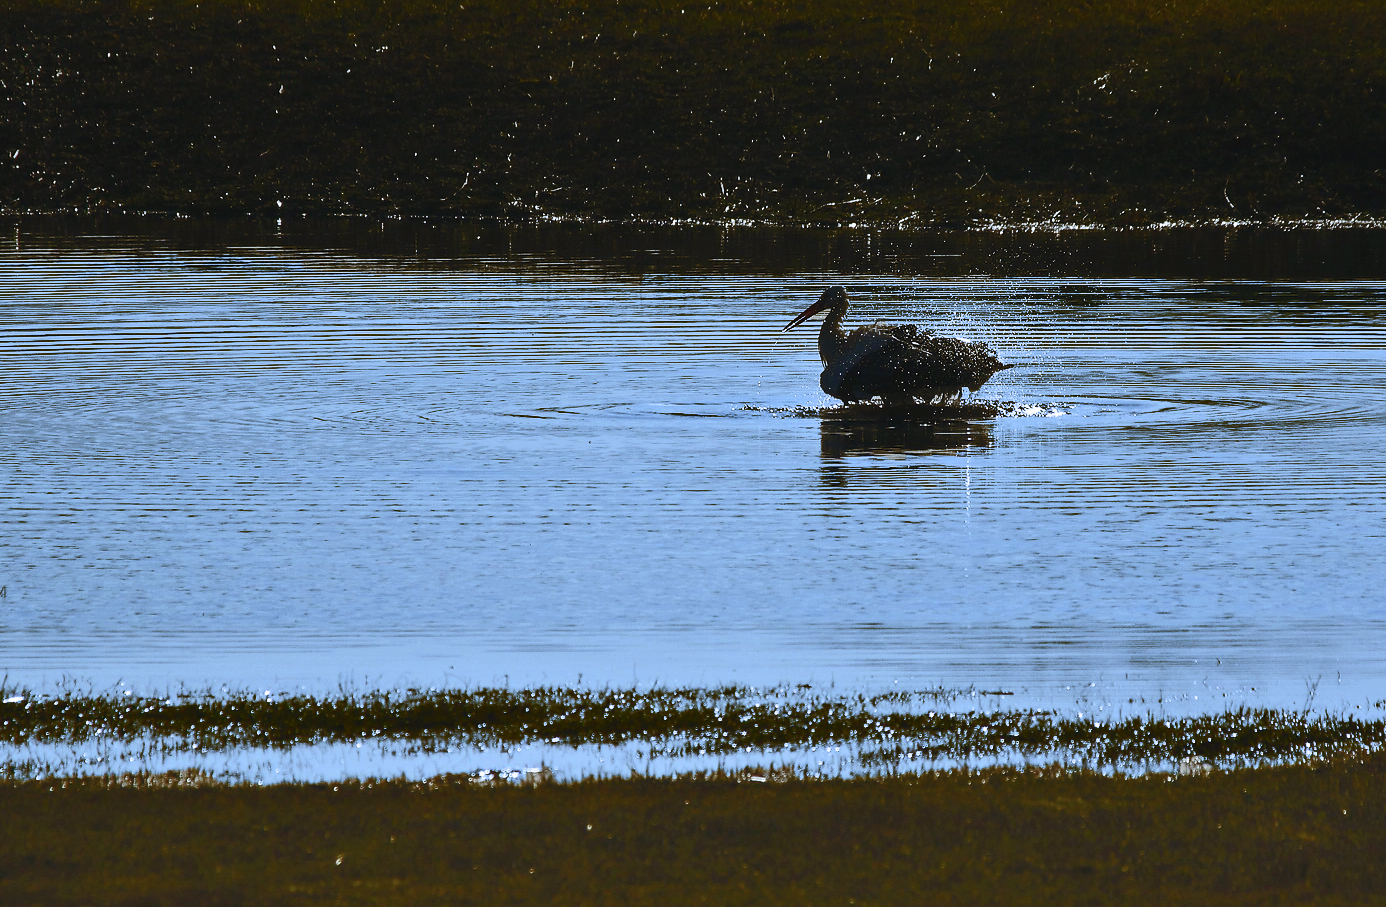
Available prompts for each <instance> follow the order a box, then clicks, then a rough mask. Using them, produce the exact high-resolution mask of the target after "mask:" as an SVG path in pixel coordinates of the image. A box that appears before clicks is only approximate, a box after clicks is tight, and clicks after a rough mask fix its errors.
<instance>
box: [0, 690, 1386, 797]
mask: <svg viewBox="0 0 1386 907" xmlns="http://www.w3.org/2000/svg"><path fill="white" fill-rule="evenodd" d="M0 693H3V697H0V698H3V699H4V702H3V703H0V743H5V744H10V745H20V744H26V743H56V744H82V743H87V742H91V741H98V740H101V741H107V742H109V741H111V740H125V741H130V740H136V739H146V740H147V739H151V738H152V739H154V740H163V741H167V742H168V743H169V745H172V746H193V747H199V748H203V749H204V750H205V749H207V748H211V749H225V748H231V747H261V748H265V747H291V746H295V745H302V744H314V743H324V742H326V743H332V742H352V741H362V740H375V741H391V740H397V741H405V742H411V743H414V744H417V745H419V746H420V747H422V748H424V749H427V748H428V747H447V746H454V745H458V746H474V747H505V746H511V745H516V744H533V743H545V744H561V745H569V746H573V747H582V746H594V745H618V744H623V743H628V742H632V741H635V742H639V743H640V744H641V745H642V746H644V747H646V748H648V750H649V751H650V752H655V753H660V754H664V755H675V756H677V755H700V756H701V755H719V754H728V753H735V752H743V751H747V750H751V751H765V752H772V751H775V750H780V749H789V748H805V747H816V746H825V745H833V744H850V745H853V746H854V747H856V748H857V750H858V752H859V754H860V759H861V762H862V764H863V766H865V767H867V768H871V767H876V768H881V769H889V768H890V767H892V766H899V765H902V764H906V765H907V764H909V763H911V762H914V763H918V762H920V761H928V760H940V759H942V760H952V761H957V762H964V763H967V762H972V763H976V762H977V761H987V760H999V761H1003V762H1008V761H1009V762H1019V761H1024V762H1036V761H1039V762H1043V761H1052V760H1056V759H1057V760H1062V761H1065V762H1068V763H1071V764H1089V765H1094V766H1106V767H1116V768H1121V767H1127V768H1130V767H1137V766H1150V765H1152V764H1154V765H1169V764H1172V763H1174V762H1177V761H1179V760H1189V759H1198V760H1206V761H1208V762H1210V763H1212V764H1218V765H1223V766H1234V765H1261V764H1275V763H1295V762H1315V761H1321V760H1324V759H1329V758H1338V757H1345V756H1358V755H1361V754H1363V753H1369V752H1373V751H1376V750H1379V749H1381V748H1382V747H1383V745H1384V744H1386V721H1383V720H1381V719H1379V718H1378V719H1375V720H1362V719H1359V718H1357V717H1355V716H1354V715H1352V714H1350V713H1349V714H1339V715H1332V714H1312V715H1311V714H1308V713H1305V712H1286V711H1276V710H1268V709H1250V708H1241V709H1236V710H1231V711H1226V712H1222V713H1216V714H1208V715H1197V716H1191V717H1167V716H1159V715H1154V714H1145V715H1136V716H1125V717H1120V716H1112V717H1108V718H1098V717H1097V716H1095V715H1092V714H1084V713H1081V712H1080V713H1076V714H1068V715H1065V714H1060V713H1050V712H1036V711H1027V710H1000V709H990V708H980V707H979V704H981V703H984V702H986V701H987V700H985V699H981V700H979V699H978V698H977V694H975V692H963V691H947V690H933V691H918V692H898V693H897V692H892V693H889V694H884V695H879V696H867V695H860V694H859V695H840V694H834V693H825V692H821V691H814V690H812V689H804V688H774V689H756V688H749V687H720V688H714V689H701V688H686V689H663V688H654V689H649V690H613V689H585V688H567V687H543V688H536V689H528V690H510V689H500V688H478V689H470V690H468V689H444V690H418V689H411V690H400V691H373V692H364V693H352V692H342V693H340V694H338V695H335V696H323V697H318V696H311V695H306V694H280V695H274V694H265V693H261V694H255V693H252V692H248V691H247V692H238V693H212V692H209V691H204V692H187V691H184V692H181V693H177V694H165V695H160V696H148V695H138V694H135V693H133V692H130V691H126V690H114V691H110V692H106V693H94V692H91V691H89V690H88V691H79V690H74V689H68V690H62V691H58V692H52V693H43V692H35V691H32V690H18V689H4V690H0ZM990 701H992V702H995V701H999V698H996V697H993V698H992V699H991V700H990ZM1380 706H1381V704H1380V703H1378V704H1377V708H1378V709H1379V707H1380ZM9 773H10V775H11V776H13V775H14V770H13V766H11V767H10V770H9Z"/></svg>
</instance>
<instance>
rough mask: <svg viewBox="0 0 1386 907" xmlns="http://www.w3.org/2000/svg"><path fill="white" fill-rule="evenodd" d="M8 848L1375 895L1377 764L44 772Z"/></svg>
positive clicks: (390, 875)
mask: <svg viewBox="0 0 1386 907" xmlns="http://www.w3.org/2000/svg"><path fill="white" fill-rule="evenodd" d="M146 780H147V781H151V782H152V781H154V780H156V779H146ZM0 840H3V841H4V842H5V847H4V848H0V902H2V903H7V904H25V903H35V904H36V903H43V904H47V905H63V904H78V903H92V902H98V901H99V902H100V903H104V904H134V903H139V904H172V903H198V904H213V905H215V904H233V903H257V904H277V903H295V904H301V903H307V904H327V903H331V904H363V905H365V904H412V905H430V904H444V903H446V904H498V903H514V904H572V905H577V904H612V903H624V904H652V905H653V904H658V905H681V904H695V903H712V904H721V905H740V904H756V905H774V904H794V905H814V904H848V903H852V902H853V901H855V903H858V904H1047V905H1055V904H1076V903H1084V904H1092V903H1101V904H1122V903H1127V904H1162V905H1177V904H1198V905H1210V904H1212V905H1218V904H1227V905H1231V904H1299V903H1314V904H1354V905H1363V904H1381V903H1386V861H1383V860H1382V859H1381V858H1380V857H1381V845H1382V842H1383V841H1386V760H1383V758H1382V757H1381V756H1375V757H1371V758H1369V759H1367V760H1365V761H1361V762H1339V763H1334V764H1331V765H1325V766H1320V767H1317V768H1310V767H1305V766H1291V767H1281V768H1273V769H1262V770H1256V771H1251V770H1245V771H1237V772H1228V773H1222V772H1216V773H1213V774H1211V775H1206V776H1201V777H1191V778H1179V779H1172V778H1169V777H1161V776H1147V777H1142V778H1121V777H1108V776H1102V775H1098V774H1093V773H1088V772H1064V771H1051V770H1032V771H1006V770H990V771H983V772H965V771H960V772H951V773H942V774H924V775H916V776H904V777H894V778H887V779H877V780H866V781H817V782H815V781H790V782H785V783H778V784H775V783H769V784H757V783H748V782H746V781H745V780H744V779H743V780H741V781H740V782H739V781H738V779H736V778H731V777H726V776H712V777H703V778H682V779H675V780H662V781H660V780H648V779H626V780H603V781H588V782H583V783H578V784H571V785H558V784H540V785H536V786H533V787H513V786H498V787H481V786H477V785H475V784H471V783H469V782H467V781H465V780H461V781H457V782H452V781H450V780H449V779H438V780H436V781H434V782H431V783H427V784H407V783H402V782H375V781H371V782H357V783H350V784H348V783H342V784H327V785H311V786H294V785H285V786H271V787H225V786H209V787H193V788H185V789H158V786H157V784H156V783H149V784H146V785H145V789H134V788H128V787H126V788H123V787H120V786H117V785H114V784H112V783H110V782H109V780H100V779H95V780H94V779H87V780H82V781H78V780H68V781H62V780H57V779H50V780H47V781H44V782H42V783H38V782H26V783H21V784H8V785H0Z"/></svg>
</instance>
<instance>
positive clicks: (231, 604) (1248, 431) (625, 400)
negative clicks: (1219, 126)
mask: <svg viewBox="0 0 1386 907" xmlns="http://www.w3.org/2000/svg"><path fill="white" fill-rule="evenodd" d="M11 226H12V227H13V233H12V235H8V236H7V238H6V240H5V246H4V248H3V251H0V335H3V340H0V415H2V416H3V418H2V419H0V489H2V491H3V497H0V585H3V586H4V596H5V597H4V598H3V599H0V673H8V675H9V678H10V681H11V682H12V683H13V682H15V681H19V682H25V683H34V684H49V683H52V682H54V681H56V680H58V679H59V678H61V677H63V676H70V677H79V678H88V679H91V680H93V681H94V682H95V683H96V684H97V685H98V686H101V685H106V684H110V683H114V682H116V681H117V680H123V681H125V682H127V683H132V684H138V685H141V686H149V685H160V686H162V685H172V686H175V687H176V686H178V685H192V686H200V685H203V684H209V683H210V684H220V683H227V684H230V685H232V686H251V687H254V686H264V687H270V686H278V687H285V686H290V685H304V686H308V687H311V688H331V687H334V686H336V685H337V684H338V683H339V682H342V681H346V682H348V683H352V684H355V685H357V686H378V685H395V684H408V683H449V684H490V683H504V682H508V683H510V684H511V685H528V684H538V683H560V684H572V683H576V682H579V680H580V682H581V683H583V684H607V683H610V684H615V685H629V684H631V683H637V684H641V685H646V684H650V683H655V682H658V683H666V684H683V683H696V684H715V683H721V682H742V683H779V682H788V683H815V684H828V683H835V684H837V685H839V686H844V685H845V686H848V687H852V686H860V687H879V686H885V685H889V684H893V683H895V682H899V683H900V684H908V685H911V686H934V685H938V684H944V685H948V686H958V687H969V686H975V687H977V688H978V689H985V690H993V689H1002V690H1006V691H1009V692H1013V693H1015V694H1016V697H1017V698H1016V699H1015V700H1011V702H1013V703H1014V704H1015V705H1026V704H1036V705H1050V704H1057V705H1071V704H1073V703H1074V702H1081V701H1084V699H1085V698H1087V697H1098V698H1105V699H1108V700H1112V701H1121V702H1125V701H1126V699H1128V698H1138V697H1146V699H1147V700H1148V701H1153V700H1158V699H1163V700H1165V702H1166V703H1167V704H1170V705H1169V706H1168V707H1171V708H1179V709H1185V708H1190V709H1196V710H1197V709H1205V708H1221V707H1223V706H1224V705H1226V704H1231V703H1234V704H1240V703H1243V702H1247V703H1251V704H1256V705H1275V706H1286V707H1293V706H1298V705H1302V704H1304V703H1305V701H1306V699H1307V698H1308V694H1309V690H1310V689H1311V688H1312V687H1314V686H1315V684H1317V690H1316V693H1315V695H1316V696H1317V699H1316V704H1317V705H1320V706H1336V705H1340V704H1349V705H1354V704H1364V703H1371V702H1375V701H1378V700H1381V699H1383V698H1386V592H1383V588H1386V538H1383V536H1386V500H1383V492H1384V491H1386V466H1383V465H1382V458H1381V452H1382V451H1383V450H1386V280H1375V279H1371V278H1370V277H1364V276H1363V274H1362V273H1360V270H1361V269H1360V268H1355V269H1349V270H1351V271H1352V273H1351V274H1350V275H1349V276H1350V278H1351V279H1337V278H1334V277H1333V275H1331V274H1329V275H1318V276H1315V277H1314V278H1313V279H1307V278H1293V277H1290V278H1277V279H1263V278H1259V277H1257V272H1258V271H1259V272H1267V273H1271V274H1274V272H1275V268H1274V267H1272V266H1271V265H1273V264H1274V263H1275V262H1279V261H1282V259H1281V258H1280V257H1278V256H1276V255H1273V254H1272V255H1268V256H1263V258H1264V260H1261V261H1252V262H1250V263H1249V264H1246V265H1245V266H1244V270H1246V271H1248V272H1249V273H1246V274H1243V275H1241V276H1240V277H1238V276H1235V275H1233V276H1228V275H1227V274H1226V273H1225V271H1226V270H1227V269H1231V270H1233V271H1235V270H1236V267H1235V266H1234V265H1229V264H1227V263H1226V262H1222V264H1220V265H1219V268H1218V269H1215V273H1216V274H1217V276H1216V277H1215V278H1208V277H1204V276H1198V275H1194V276H1187V275H1186V276H1178V275H1169V274H1165V275H1164V276H1155V277H1151V276H1142V275H1148V274H1151V273H1159V269H1156V268H1151V267H1149V266H1148V262H1149V261H1150V260H1154V259H1141V260H1140V261H1138V262H1137V263H1136V265H1135V267H1136V270H1132V271H1131V272H1130V273H1127V274H1125V275H1123V274H1122V273H1121V270H1122V266H1121V263H1120V262H1117V263H1115V264H1113V263H1110V262H1108V263H1107V264H1105V265H1103V266H1101V267H1095V266H1094V265H1093V261H1098V262H1101V261H1103V259H1102V258H1101V256H1100V255H1098V256H1097V257H1096V258H1095V259H1094V258H1093V257H1092V256H1089V257H1087V258H1082V257H1078V256H1070V257H1069V258H1062V257H1060V258H1056V259H1054V260H1052V261H1051V262H1050V264H1049V266H1047V267H1036V266H1034V265H1033V263H1032V262H1033V256H1034V251H1033V250H1034V246H1035V245H1036V244H1037V243H1044V242H1053V240H1052V239H1050V240H1042V239H1031V238H1027V237H1024V236H1020V237H1011V238H1006V239H993V240H989V241H988V242H989V243H990V245H988V246H987V249H988V250H989V251H987V253H986V256H990V257H985V256H984V257H983V258H981V259H978V258H976V257H975V256H974V255H973V254H972V253H971V252H969V251H968V249H966V248H959V247H958V246H957V243H958V242H960V240H958V239H957V238H956V237H955V238H953V239H947V238H943V239H939V240H938V245H937V246H935V247H932V248H934V249H935V251H925V252H922V253H920V254H919V255H917V256H915V257H912V258H909V259H905V258H892V257H891V256H889V255H886V256H881V255H875V254H869V252H862V253H861V254H860V255H858V256H856V257H855V258H854V257H853V256H851V255H844V254H839V253H838V252H835V253H833V254H832V255H825V256H820V257H818V258H814V257H813V256H809V257H808V258H806V259H792V260H789V261H788V262H786V261H785V260H783V259H776V260H775V261H774V262H771V263H769V264H766V263H764V262H760V261H758V260H757V259H756V258H755V256H753V255H739V256H738V255H733V256H719V253H718V248H719V246H718V244H717V241H716V236H715V231H714V236H713V239H712V240H709V239H708V235H707V231H703V232H701V233H696V235H693V236H692V238H691V239H689V240H688V242H687V243H684V244H683V245H680V244H679V243H678V242H672V241H670V240H669V239H668V236H667V235H665V236H663V238H661V240H660V242H662V243H664V246H661V248H658V249H655V248H652V246H651V245H650V244H648V243H647V244H645V245H642V244H641V241H642V238H641V237H639V236H634V237H630V236H624V235H622V236H618V237H617V238H616V239H614V240H611V241H610V242H611V244H610V245H609V246H602V247H600V248H597V249H595V250H592V249H586V248H585V247H584V248H583V249H580V250H578V251H577V252H574V251H572V250H569V251H566V252H562V253H557V252H552V251H545V250H543V249H541V250H539V251H535V252H526V251H523V250H521V251H516V250H515V248H514V247H513V243H512V244H509V245H507V243H506V242H500V241H496V242H487V243H482V244H479V245H477V246H476V247H472V246H469V245H468V244H467V243H454V242H449V243H442V244H441V245H440V246H439V247H436V248H429V249H424V250H419V249H411V250H409V251H408V252H405V253H399V252H398V250H395V251H381V250H378V249H374V248H371V247H369V244H365V245H364V246H363V245H362V244H359V243H358V244H357V245H356V246H355V247H351V246H350V244H342V243H337V242H335V241H334V242H324V243H322V244H321V245H320V246H319V247H318V248H314V247H313V244H312V243H311V242H306V241H304V240H303V239H302V237H301V236H300V237H297V238H295V239H294V240H293V241H289V240H288V239H285V240H283V241H277V240H276V239H275V234H273V233H272V232H269V231H267V232H266V233H265V234H263V235H260V234H257V237H256V240H255V241H254V242H244V243H240V244H238V242H237V241H234V240H232V241H217V242H191V243H190V242H179V241H172V240H170V239H169V238H168V237H160V236H153V237H151V236H150V235H140V236H130V235H126V236H119V235H105V236H76V237H74V236H71V235H59V234H58V233H55V232H52V231H47V232H45V230H41V229H37V228H31V227H30V226H29V225H27V224H26V223H25V222H15V223H13V224H11ZM572 229H574V230H576V229H578V228H572ZM156 232H157V231H156ZM646 239H648V238H646ZM862 241H863V240H861V239H860V238H858V239H856V240H853V242H862ZM1160 241H1162V240H1160V239H1159V238H1158V237H1157V238H1156V239H1154V240H1151V242H1152V243H1154V244H1156V245H1158V243H1159V242H1160ZM1357 241H1358V240H1356V239H1352V240H1351V242H1357ZM1312 242H1313V243H1315V244H1318V245H1322V244H1324V243H1325V242H1328V243H1329V244H1330V245H1331V241H1330V240H1325V239H1323V238H1322V237H1313V238H1312ZM1342 242H1343V243H1344V244H1346V243H1348V242H1349V240H1342ZM623 244H624V245H623ZM705 246H706V248H705ZM1007 250H1010V251H1007ZM666 253H667V254H666ZM1151 254H1154V253H1151ZM661 256H663V257H661ZM1008 256H1009V257H1008ZM1017 261H1019V262H1021V263H1022V264H1020V265H1015V264H1014V263H1015V262H1017ZM632 262H636V264H635V265H633V264H632ZM1005 262H1011V263H1012V264H1011V266H1009V267H1006V266H1003V265H1004V263H1005ZM1141 262H1146V264H1142V263H1141ZM1268 262H1269V263H1270V264H1268ZM1359 264H1360V261H1359ZM1268 268H1269V271H1267V269H1268ZM1066 269H1069V270H1066ZM1175 270H1178V269H1177V268H1175ZM1192 270H1195V271H1197V270H1199V268H1197V267H1195V268H1192ZM1203 270H1207V269H1206V268H1204V269H1203ZM1330 270H1331V269H1330ZM1379 273H1380V272H1379ZM1036 274H1041V275H1044V276H1035V275H1036ZM831 283H842V284H844V285H846V286H847V287H848V289H849V291H850V292H851V293H852V295H853V298H854V300H855V305H854V307H853V311H852V312H851V313H850V314H849V321H850V322H860V321H862V320H868V319H872V318H881V319H886V320H894V321H914V322H919V323H923V324H926V325H929V326H931V327H934V328H936V329H938V330H941V331H944V332H949V333H957V334H960V335H964V336H967V337H969V338H972V339H982V340H986V341H987V342H989V343H990V344H991V345H992V346H993V347H995V348H996V349H997V350H998V351H999V352H1000V353H1001V354H1002V356H1003V358H1005V359H1006V360H1007V361H1011V362H1015V363H1018V367H1017V368H1015V369H1013V370H1011V371H1008V372H1003V373H1002V374H1000V375H998V376H997V377H996V378H995V379H994V380H993V381H992V382H991V383H989V384H988V385H987V386H986V387H984V388H983V389H982V391H981V393H980V394H979V395H978V396H979V397H981V398H984V399H986V400H991V401H995V402H996V403H998V404H1000V406H1001V411H1002V415H1000V416H998V417H996V418H993V419H980V420H972V421H963V420H958V421H942V422H937V423H935V424H929V423H920V422H918V421H913V420H909V419H903V418H898V417H890V416H888V415H875V416H870V415H868V416H857V417H852V418H848V417H846V416H844V414H843V413H842V412H841V411H839V410H836V409H834V408H833V407H832V406H830V404H832V403H833V402H834V401H831V400H830V399H828V398H826V397H824V396H823V395H822V394H821V393H820V392H819V390H818V386H817V379H818V371H819V369H820V365H819V364H818V363H817V354H816V347H815V343H814V333H813V330H811V329H809V328H807V327H806V328H801V329H800V330H798V331H795V332H792V333H789V334H781V333H780V328H782V327H783V326H784V325H785V324H786V323H787V322H788V321H789V319H790V318H791V317H792V316H793V315H795V314H797V313H798V312H799V311H800V310H801V309H802V308H804V307H805V306H806V305H807V304H808V303H809V302H811V301H812V300H813V299H814V298H816V296H817V295H818V293H819V292H821V290H822V289H823V288H824V287H825V286H826V285H828V284H831ZM816 324H817V323H816V322H815V323H814V328H816ZM1194 697H1198V698H1197V699H1195V698H1194Z"/></svg>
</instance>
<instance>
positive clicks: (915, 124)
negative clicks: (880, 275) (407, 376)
mask: <svg viewBox="0 0 1386 907" xmlns="http://www.w3.org/2000/svg"><path fill="white" fill-rule="evenodd" d="M0 80H3V82H4V85H5V86H6V90H5V91H0V204H2V205H4V206H5V207H8V208H9V209H11V210H25V209H47V210H52V209H74V208H75V209H81V210H130V209H138V210H162V211H177V212H182V213H197V212H245V211H251V212H259V213H270V214H275V215H289V214H298V213H305V212H370V213H405V214H458V215H473V216H475V215H486V216H495V217H511V218H524V217H534V216H549V217H578V218H631V217H643V218H656V219H658V218H664V219H680V218H692V219H704V220H728V219H733V220H735V219H742V220H752V221H778V222H788V223H852V222H874V223H897V224H904V225H907V226H938V225H966V224H979V223H990V222H994V221H996V220H998V219H1000V220H1009V221H1012V222H1014V221H1047V220H1054V219H1058V220H1064V221H1069V222H1101V223H1108V224H1118V225H1120V224H1140V223H1148V222H1151V221H1156V220H1159V219H1161V218H1168V217H1185V218H1188V217H1193V218H1198V217H1203V218H1209V217H1235V218H1248V219H1251V220H1256V219H1258V218H1259V219H1268V218H1274V217H1288V218H1291V219H1294V218H1299V217H1313V216H1323V215H1338V216H1341V215H1352V214H1355V213H1362V212H1368V213H1373V212H1375V213H1381V212H1383V211H1386V174H1384V173H1383V170H1382V168H1381V163H1380V160H1379V156H1380V155H1379V149H1380V148H1382V147H1386V118H1383V117H1381V116H1380V109H1381V105H1382V102H1383V99H1386V14H1383V12H1382V10H1381V8H1380V6H1379V5H1378V4H1372V3H1326V2H1322V0H1230V2H1220V3H1212V2H1207V0H1177V2H1171V3H1153V2H1150V0H1099V2H1094V3H1082V4H1073V3H1067V2H1064V3H1060V2H1058V0H1044V2H1039V3H1021V2H1011V0H1002V2H992V3H940V2H932V0H925V2H910V3H904V2H900V0H851V2H845V3H840V2H834V3H826V2H820V0H808V2H801V3H792V4H790V3H781V2H760V0H718V2H708V0H702V2H698V3H688V2H683V0H465V2H453V0H449V2H442V0H296V2H274V3H268V2H246V0H196V2H194V0H7V2H6V3H5V13H4V15H3V16H0Z"/></svg>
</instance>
